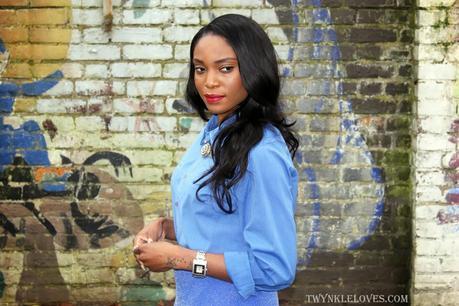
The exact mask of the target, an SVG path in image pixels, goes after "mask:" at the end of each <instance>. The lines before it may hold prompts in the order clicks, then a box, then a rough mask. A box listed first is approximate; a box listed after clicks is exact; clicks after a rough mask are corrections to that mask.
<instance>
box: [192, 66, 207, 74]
mask: <svg viewBox="0 0 459 306" xmlns="http://www.w3.org/2000/svg"><path fill="white" fill-rule="evenodd" d="M204 70H205V69H204V68H203V67H195V68H194V71H195V72H196V73H203V72H204Z"/></svg>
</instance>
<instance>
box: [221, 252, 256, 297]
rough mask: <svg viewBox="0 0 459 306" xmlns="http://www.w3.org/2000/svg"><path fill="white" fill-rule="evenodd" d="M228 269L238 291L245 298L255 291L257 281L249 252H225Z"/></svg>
mask: <svg viewBox="0 0 459 306" xmlns="http://www.w3.org/2000/svg"><path fill="white" fill-rule="evenodd" d="M223 255H224V258H225V265H226V271H227V272H228V274H229V276H230V278H231V280H232V281H233V284H234V286H235V287H236V289H237V292H238V293H239V294H240V295H241V296H242V297H243V298H244V299H246V298H248V297H249V296H250V295H252V294H254V293H255V282H254V281H253V277H252V270H251V268H250V263H249V255H248V254H247V252H225V253H223Z"/></svg>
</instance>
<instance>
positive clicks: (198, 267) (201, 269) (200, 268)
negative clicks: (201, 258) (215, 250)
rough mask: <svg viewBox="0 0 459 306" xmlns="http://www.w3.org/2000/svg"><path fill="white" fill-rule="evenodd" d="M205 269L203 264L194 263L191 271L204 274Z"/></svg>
mask: <svg viewBox="0 0 459 306" xmlns="http://www.w3.org/2000/svg"><path fill="white" fill-rule="evenodd" d="M205 269H206V267H205V265H199V264H195V265H194V266H193V273H195V274H201V275H204V272H205Z"/></svg>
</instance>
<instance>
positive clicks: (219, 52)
mask: <svg viewBox="0 0 459 306" xmlns="http://www.w3.org/2000/svg"><path fill="white" fill-rule="evenodd" d="M193 64H194V84H195V86H196V89H197V90H198V92H199V95H200V96H201V99H202V100H203V101H204V103H205V104H206V106H207V109H208V110H209V111H210V112H211V113H213V114H216V115H217V116H218V121H219V122H222V121H223V120H224V119H225V118H226V117H227V116H228V115H230V114H232V113H233V112H234V111H235V110H236V109H237V107H238V106H239V104H240V103H241V102H242V101H243V100H244V99H245V98H246V97H247V91H246V90H245V88H244V86H242V80H241V75H240V73H239V65H238V61H237V58H236V53H234V50H233V48H232V47H231V46H230V45H229V44H228V43H227V42H226V40H225V39H224V38H223V37H221V36H217V35H212V34H210V35H205V36H203V37H202V38H201V39H200V40H199V41H198V43H197V44H196V46H195V48H194V52H193Z"/></svg>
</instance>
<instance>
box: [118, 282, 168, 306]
mask: <svg viewBox="0 0 459 306" xmlns="http://www.w3.org/2000/svg"><path fill="white" fill-rule="evenodd" d="M165 299H166V292H165V291H164V290H163V288H162V287H159V286H152V285H150V286H135V287H125V288H123V289H122V293H121V300H122V301H126V302H128V305H145V302H158V301H161V300H163V301H164V300H165ZM123 305H124V304H123ZM126 305H127V304H126Z"/></svg>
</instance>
